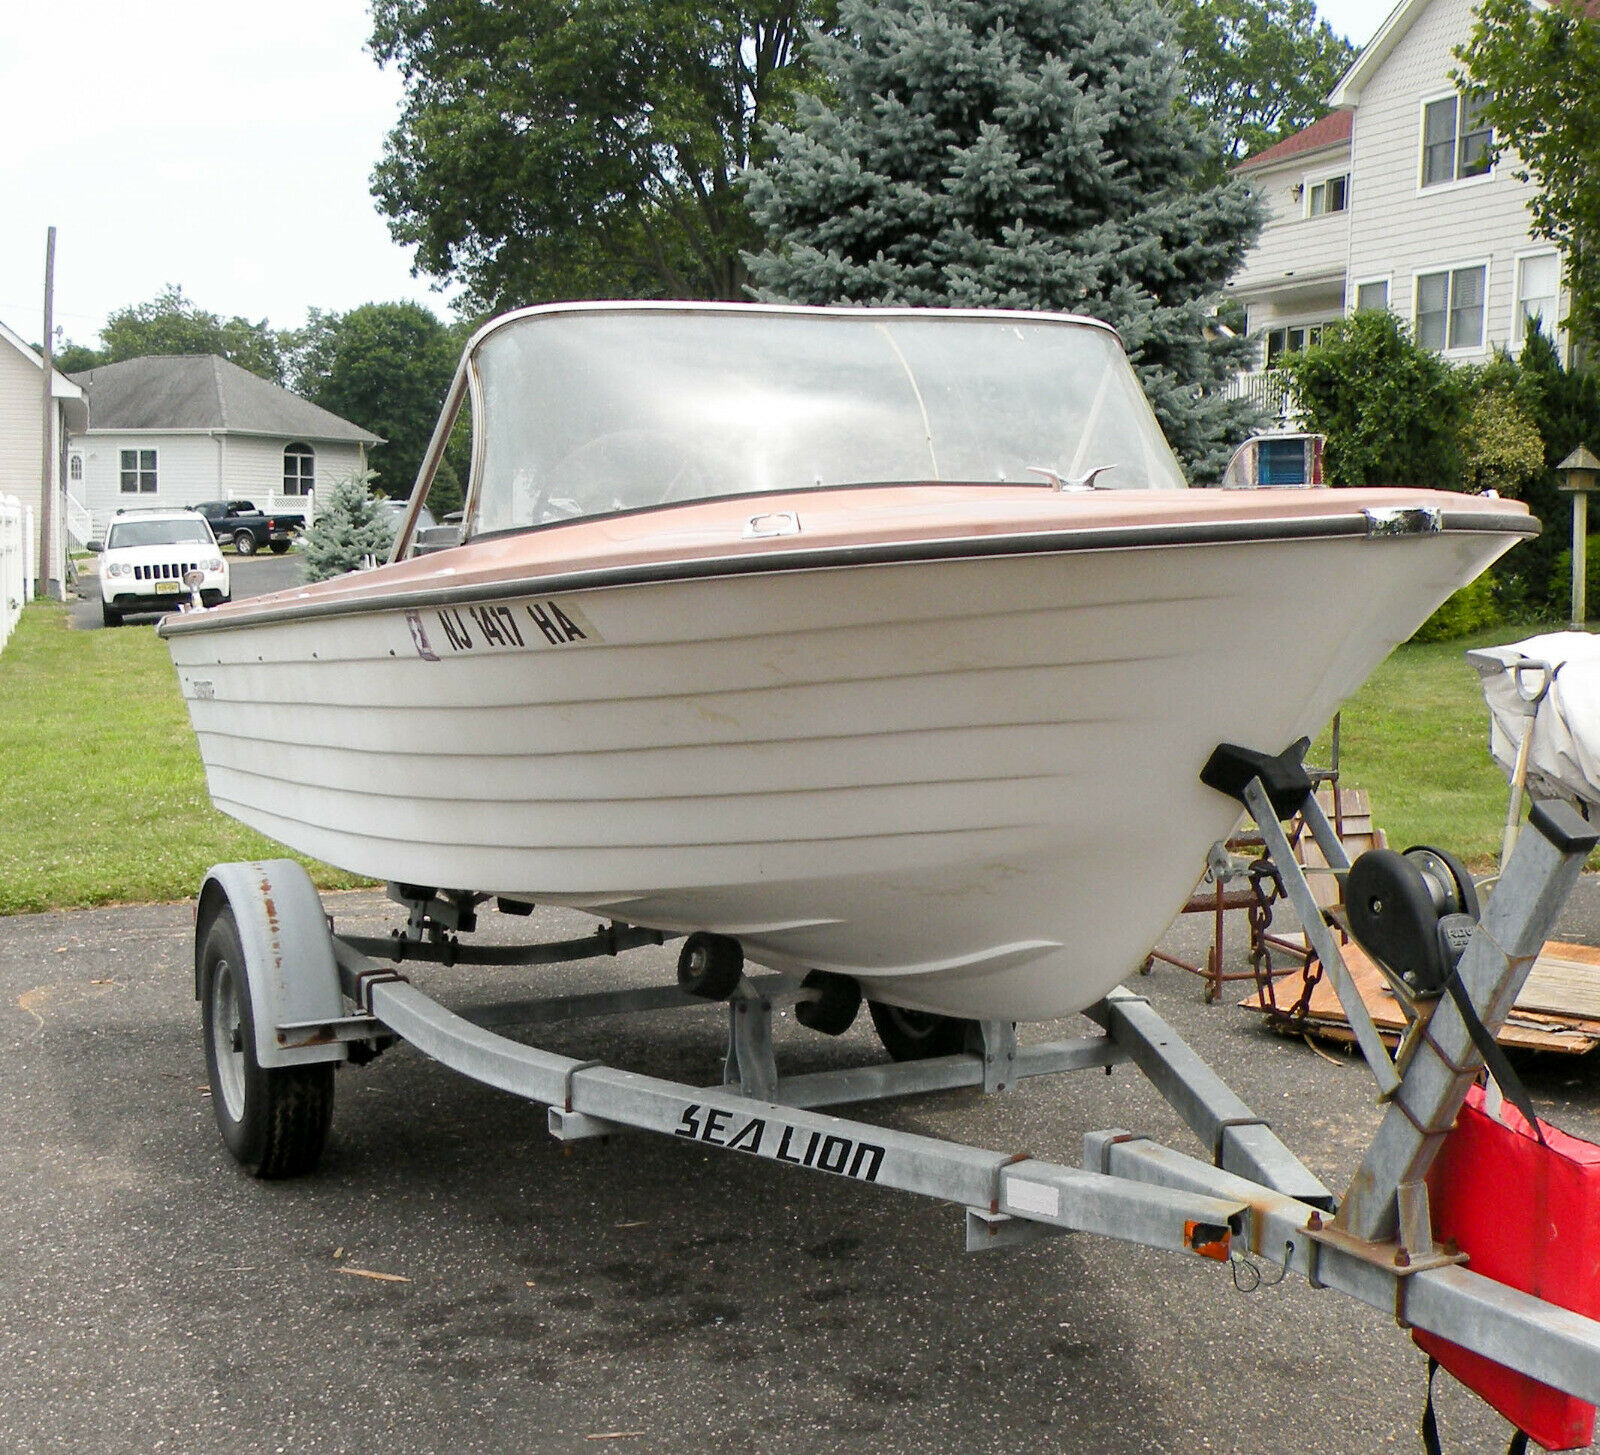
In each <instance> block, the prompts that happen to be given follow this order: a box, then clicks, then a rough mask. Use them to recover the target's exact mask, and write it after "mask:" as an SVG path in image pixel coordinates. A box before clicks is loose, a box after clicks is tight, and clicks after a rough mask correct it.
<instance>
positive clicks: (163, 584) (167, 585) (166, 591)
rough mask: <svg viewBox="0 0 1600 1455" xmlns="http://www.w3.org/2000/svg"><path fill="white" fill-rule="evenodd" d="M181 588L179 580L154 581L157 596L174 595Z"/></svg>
mask: <svg viewBox="0 0 1600 1455" xmlns="http://www.w3.org/2000/svg"><path fill="white" fill-rule="evenodd" d="M181 590H183V583H182V582H181V581H157V582H156V595H157V596H176V595H177V594H178V593H179V592H180V591H181Z"/></svg>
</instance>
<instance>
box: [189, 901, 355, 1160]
mask: <svg viewBox="0 0 1600 1455" xmlns="http://www.w3.org/2000/svg"><path fill="white" fill-rule="evenodd" d="M203 933H204V940H203V942H202V948H201V951H200V1015H201V1020H202V1022H203V1024H204V1030H205V1043H206V1073H207V1078H208V1079H209V1081H210V1083H211V1106H212V1109H213V1110H214V1111H215V1113H216V1117H217V1129H218V1130H219V1131H220V1132H221V1133H222V1140H223V1143H224V1144H225V1145H226V1146H227V1148H228V1150H229V1151H230V1152H231V1153H233V1156H234V1158H235V1160H237V1161H238V1162H239V1163H240V1165H241V1166H243V1167H244V1168H245V1170H246V1171H248V1172H250V1173H251V1174H253V1175H254V1176H256V1177H262V1178H278V1177H296V1176H299V1175H300V1174H301V1173H303V1172H310V1171H311V1170H312V1169H313V1168H315V1167H316V1165H317V1160H318V1158H320V1157H321V1156H322V1148H323V1144H324V1143H325V1142H326V1141H327V1138H328V1125H329V1123H330V1122H331V1121H332V1120H333V1067H332V1066H331V1065H329V1064H327V1063H323V1064H320V1065H313V1066H281V1067H272V1068H267V1067H263V1066H262V1065H261V1064H260V1062H259V1061H257V1059H256V1049H255V1047H256V1041H255V1017H254V1014H253V1012H252V1010H251V1005H250V987H249V984H248V982H247V980H246V977H245V968H244V949H243V946H242V944H241V942H240V939H239V927H238V925H237V923H236V922H235V921H234V917H233V910H232V908H231V907H229V906H228V905H226V904H224V905H222V906H221V907H220V908H219V909H218V911H217V913H216V915H215V916H214V917H213V918H212V920H211V922H210V924H209V925H208V926H206V927H205V928H204V931H203Z"/></svg>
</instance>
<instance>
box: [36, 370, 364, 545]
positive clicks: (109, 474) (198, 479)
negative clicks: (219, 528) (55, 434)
mask: <svg viewBox="0 0 1600 1455" xmlns="http://www.w3.org/2000/svg"><path fill="white" fill-rule="evenodd" d="M71 377H72V379H73V382H74V383H77V384H79V385H81V386H82V387H83V390H84V392H85V394H86V395H87V396H88V400H89V420H90V427H89V428H88V429H86V430H84V431H83V432H82V433H79V434H74V435H73V436H72V438H71V440H70V442H69V444H68V449H67V476H68V490H69V492H70V493H71V494H72V496H73V497H74V498H75V499H76V500H78V501H80V502H81V503H82V504H83V505H84V506H85V507H87V509H88V510H89V512H90V513H91V514H92V515H93V517H94V529H95V533H96V534H97V535H103V534H104V532H105V528H106V524H107V522H108V521H109V520H110V519H111V517H112V516H113V515H115V514H116V512H117V511H118V510H124V509H127V508H129V507H130V506H152V505H160V506H167V507H172V506H184V505H193V504H195V503H196V502H198V501H201V500H253V501H254V502H255V503H256V505H257V506H258V507H259V508H260V509H262V510H264V511H267V512H269V513H270V512H272V511H275V510H280V511H281V510H288V511H298V512H300V513H302V514H304V515H305V516H306V519H307V521H308V522H309V521H310V520H311V519H312V518H313V516H314V515H315V513H316V491H317V488H318V487H319V486H323V487H325V486H327V485H329V484H331V483H332V482H333V481H335V480H338V479H340V478H342V477H343V476H346V475H353V474H357V473H359V472H361V471H362V470H365V469H366V467H367V449H368V447H369V446H372V445H378V444H382V443H383V440H382V439H381V438H380V437H379V436H378V435H375V434H373V433H371V431H369V430H364V429H362V428H361V427H360V426H359V425H355V424H352V423H351V422H350V421H349V420H347V419H341V418H340V417H339V416H338V415H336V414H331V413H329V412H328V411H327V410H326V409H321V408H319V407H318V406H317V405H315V404H312V403H311V402H310V401H309V400H305V399H302V398H300V396H299V395H298V394H291V393H290V392H289V391H288V390H287V389H281V388H279V387H278V385H276V384H273V383H271V382H269V381H268V380H266V379H262V378H260V377H258V376H257V375H255V374H252V373H250V372H249V370H247V369H241V368H240V367H239V366H238V365H237V364H231V363H229V362H228V361H227V360H226V359H221V358H217V357H216V356H214V355H187V354H185V355H166V356H154V357H147V358H141V359H126V360H124V361H123V362H122V363H120V364H103V365H101V366H100V367H99V368H97V369H88V370H85V371H84V372H83V373H81V374H74V375H72V376H71Z"/></svg>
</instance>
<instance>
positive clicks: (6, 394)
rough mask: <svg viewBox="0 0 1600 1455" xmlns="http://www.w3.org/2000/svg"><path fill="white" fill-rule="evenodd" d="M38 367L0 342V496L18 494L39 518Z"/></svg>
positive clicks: (40, 442) (39, 413)
mask: <svg viewBox="0 0 1600 1455" xmlns="http://www.w3.org/2000/svg"><path fill="white" fill-rule="evenodd" d="M40 389H41V385H40V379H39V370H38V369H37V368H36V367H35V366H34V365H33V364H31V363H30V362H29V361H28V360H27V359H25V358H23V356H22V355H21V354H19V353H18V352H17V351H16V350H15V349H13V348H10V347H9V346H8V345H6V344H5V343H3V342H0V495H15V496H16V497H17V498H18V499H19V500H21V501H22V503H23V504H24V505H25V506H27V507H28V508H29V509H31V510H32V511H33V514H34V520H35V521H36V522H37V520H38V518H39V469H40V463H41V461H40V455H41V445H42V441H41V440H40V437H39V431H40V415H41V413H42V401H41V399H40Z"/></svg>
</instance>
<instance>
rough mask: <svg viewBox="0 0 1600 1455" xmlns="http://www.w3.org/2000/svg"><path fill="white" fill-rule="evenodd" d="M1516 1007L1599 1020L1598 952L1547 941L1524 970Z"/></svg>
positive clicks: (1582, 946)
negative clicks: (1526, 974) (1524, 980)
mask: <svg viewBox="0 0 1600 1455" xmlns="http://www.w3.org/2000/svg"><path fill="white" fill-rule="evenodd" d="M1579 952H1582V953H1579ZM1517 1009H1518V1010H1535V1011H1543V1012H1545V1013H1547V1014H1550V1015H1564V1016H1578V1017H1581V1018H1583V1019H1584V1020H1594V1021H1600V951H1595V950H1590V949H1588V947H1587V946H1584V945H1568V944H1565V943H1563V942H1562V941H1560V940H1550V941H1549V942H1547V943H1546V945H1545V947H1544V950H1543V952H1542V953H1541V954H1540V956H1539V958H1538V959H1537V960H1536V961H1534V965H1533V969H1532V970H1530V971H1529V972H1528V982H1527V984H1526V985H1524V986H1523V987H1522V994H1520V995H1519V996H1518V997H1517Z"/></svg>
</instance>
